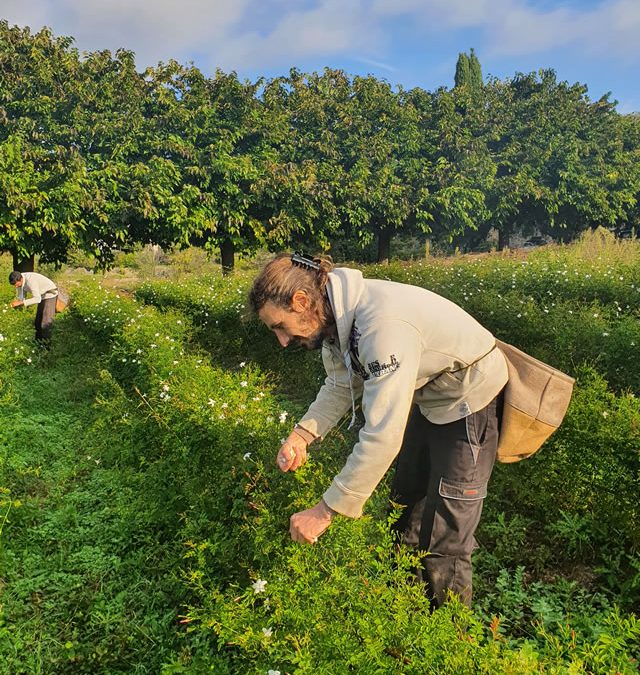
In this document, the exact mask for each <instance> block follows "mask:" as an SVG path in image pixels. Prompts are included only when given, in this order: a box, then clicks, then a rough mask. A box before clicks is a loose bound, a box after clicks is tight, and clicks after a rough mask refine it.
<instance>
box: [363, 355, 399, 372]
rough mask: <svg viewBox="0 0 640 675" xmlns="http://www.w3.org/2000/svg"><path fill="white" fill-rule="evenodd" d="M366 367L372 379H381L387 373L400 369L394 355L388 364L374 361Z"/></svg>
mask: <svg viewBox="0 0 640 675" xmlns="http://www.w3.org/2000/svg"><path fill="white" fill-rule="evenodd" d="M367 366H368V367H369V372H370V373H371V374H372V375H373V376H374V377H382V376H383V375H388V374H389V373H393V372H394V371H395V370H398V368H400V361H398V359H397V358H396V355H395V354H391V356H390V357H389V361H388V362H386V363H380V361H378V360H376V361H371V362H370V363H368V364H367Z"/></svg>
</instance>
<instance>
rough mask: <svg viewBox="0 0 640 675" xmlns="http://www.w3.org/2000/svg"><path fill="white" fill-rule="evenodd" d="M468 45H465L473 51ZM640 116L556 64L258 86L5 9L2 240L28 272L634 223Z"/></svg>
mask: <svg viewBox="0 0 640 675" xmlns="http://www.w3.org/2000/svg"><path fill="white" fill-rule="evenodd" d="M462 57H464V58H462ZM639 159H640V122H639V120H638V117H636V116H622V115H619V114H618V113H617V112H616V111H615V106H614V104H613V103H612V102H610V101H609V100H608V98H607V97H606V96H605V97H603V98H601V99H599V100H598V101H591V100H590V99H589V98H588V96H587V91H586V87H584V86H582V85H579V84H574V85H569V84H567V83H566V82H558V81H557V79H556V76H555V73H554V72H553V71H550V70H545V71H540V72H539V73H531V74H526V75H525V74H517V75H516V76H514V77H513V78H511V79H508V80H497V79H491V80H489V81H488V82H485V83H483V82H482V75H481V71H480V65H479V63H478V61H477V57H476V56H475V54H473V51H472V53H471V55H470V56H469V57H467V56H466V55H461V59H459V62H458V68H457V70H456V86H455V87H454V88H453V89H446V88H440V89H438V90H437V91H435V92H427V91H425V90H423V89H420V88H416V89H412V90H409V91H405V90H403V89H401V88H397V89H394V88H392V86H391V85H390V84H389V83H387V82H386V81H382V80H378V79H376V78H374V77H372V76H368V77H350V76H348V75H347V74H345V73H344V72H342V71H340V70H331V69H326V70H325V71H324V72H323V73H310V74H306V73H301V72H299V71H297V70H292V71H291V72H290V73H289V75H288V76H285V77H278V78H274V79H271V80H262V79H261V80H258V81H257V82H248V81H244V82H242V81H240V80H239V79H238V77H237V76H236V74H235V73H230V74H228V73H224V72H222V71H217V72H216V73H215V75H214V76H213V77H206V76H205V75H203V73H202V72H200V70H198V68H196V67H194V66H192V65H189V66H187V65H182V64H179V63H177V62H175V61H170V62H169V63H166V64H159V65H158V66H157V67H156V68H150V69H148V70H146V71H145V72H144V73H140V72H138V71H137V70H136V68H135V62H134V56H133V54H132V53H131V52H129V51H126V50H118V51H117V52H116V53H115V54H114V53H111V52H108V51H100V52H93V53H88V54H82V55H81V54H79V53H78V51H77V50H76V49H74V48H73V41H72V39H71V38H65V37H63V38H61V37H54V36H53V35H52V34H51V32H50V31H49V30H48V29H44V30H42V31H40V32H38V33H34V34H32V33H31V31H30V30H29V29H28V28H19V27H15V26H9V24H8V23H7V22H0V249H4V250H9V251H11V252H12V254H13V256H14V261H15V264H16V266H18V267H21V268H22V269H25V268H27V267H28V266H29V264H32V261H33V256H34V255H40V256H42V258H43V259H44V260H48V261H54V262H55V261H64V259H65V256H66V255H67V252H68V251H69V250H70V249H71V248H81V249H83V250H85V251H87V252H90V253H92V254H94V255H95V256H96V257H97V258H98V259H99V260H101V261H102V262H103V263H104V264H108V262H109V260H110V258H111V256H112V253H113V251H114V249H116V248H127V247H129V246H132V245H133V244H134V243H137V242H142V243H157V244H160V245H161V246H163V247H168V246H175V245H187V244H195V245H201V246H204V247H206V248H207V249H209V250H212V251H213V250H219V251H220V255H221V258H222V262H223V267H224V268H225V269H231V268H232V267H233V261H234V257H235V255H236V254H237V253H247V252H251V251H254V250H256V249H258V248H261V247H269V248H273V249H277V248H282V247H285V246H296V245H299V244H300V243H301V242H304V243H305V245H306V246H307V247H311V248H324V249H327V248H329V247H330V246H331V244H335V242H337V241H340V240H345V241H348V242H357V243H359V244H361V245H363V246H364V245H367V244H371V243H372V242H374V241H375V242H377V246H378V258H379V259H380V260H383V259H385V258H387V257H388V256H389V253H390V242H391V239H392V237H393V235H394V234H395V233H397V232H403V233H427V234H428V235H429V236H430V237H432V238H434V239H435V240H440V241H447V242H453V243H454V244H455V245H458V246H460V247H462V248H464V249H472V248H473V247H475V246H477V245H478V244H479V243H480V242H482V241H483V240H484V239H485V238H486V237H487V234H488V232H489V230H490V229H491V228H495V229H496V230H497V231H498V232H499V234H500V244H501V246H506V245H508V243H509V237H510V235H511V234H512V233H513V232H514V231H515V230H516V229H518V230H524V231H525V232H526V231H532V230H537V231H540V232H542V233H545V234H550V235H552V236H554V237H556V238H561V239H565V240H566V239H570V238H571V237H573V236H575V234H576V233H577V232H579V231H580V230H581V229H584V228H587V227H591V226H594V225H599V224H603V225H607V226H618V225H620V224H623V223H631V224H633V225H635V224H636V223H637V222H638V220H639V211H638V195H639V194H640V168H639V167H640V162H639V161H638V160H639Z"/></svg>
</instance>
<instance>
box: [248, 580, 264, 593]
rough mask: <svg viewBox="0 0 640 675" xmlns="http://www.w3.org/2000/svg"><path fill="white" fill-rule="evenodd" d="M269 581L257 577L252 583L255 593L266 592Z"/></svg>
mask: <svg viewBox="0 0 640 675" xmlns="http://www.w3.org/2000/svg"><path fill="white" fill-rule="evenodd" d="M266 586H267V582H266V581H265V580H264V579H257V580H256V581H254V582H253V583H252V584H251V587H252V588H253V592H254V593H264V590H265V588H266Z"/></svg>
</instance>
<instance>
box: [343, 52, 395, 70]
mask: <svg viewBox="0 0 640 675" xmlns="http://www.w3.org/2000/svg"><path fill="white" fill-rule="evenodd" d="M354 60H355V61H359V62H360V63H364V64H365V65H366V66H373V67H374V68H378V69H379V70H387V71H389V72H390V73H395V72H396V71H397V70H398V69H397V68H396V67H395V66H392V65H389V64H388V63H383V62H382V61H375V60H374V59H367V58H365V57H364V56H355V57H354Z"/></svg>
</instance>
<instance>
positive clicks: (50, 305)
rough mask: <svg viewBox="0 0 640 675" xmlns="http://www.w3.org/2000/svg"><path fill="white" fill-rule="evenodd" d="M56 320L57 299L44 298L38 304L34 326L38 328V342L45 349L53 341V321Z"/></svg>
mask: <svg viewBox="0 0 640 675" xmlns="http://www.w3.org/2000/svg"><path fill="white" fill-rule="evenodd" d="M55 318H56V298H43V299H42V300H40V302H39V303H38V309H37V311H36V318H35V321H34V322H33V323H34V326H35V328H36V340H37V341H38V342H39V343H40V344H42V345H43V346H45V347H48V346H49V342H50V341H51V331H52V329H53V320H54V319H55Z"/></svg>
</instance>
